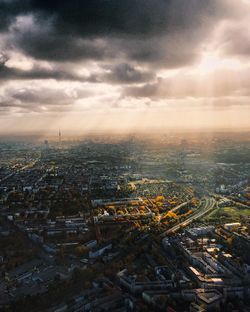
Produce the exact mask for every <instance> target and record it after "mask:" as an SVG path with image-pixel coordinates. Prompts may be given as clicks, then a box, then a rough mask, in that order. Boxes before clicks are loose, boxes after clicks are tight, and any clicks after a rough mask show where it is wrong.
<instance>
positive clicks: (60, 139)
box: [58, 129, 62, 145]
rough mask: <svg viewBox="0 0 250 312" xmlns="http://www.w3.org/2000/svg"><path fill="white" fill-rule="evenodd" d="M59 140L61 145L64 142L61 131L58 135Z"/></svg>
mask: <svg viewBox="0 0 250 312" xmlns="http://www.w3.org/2000/svg"><path fill="white" fill-rule="evenodd" d="M58 138H59V144H60V145H61V142H62V133H61V130H60V129H59V133H58Z"/></svg>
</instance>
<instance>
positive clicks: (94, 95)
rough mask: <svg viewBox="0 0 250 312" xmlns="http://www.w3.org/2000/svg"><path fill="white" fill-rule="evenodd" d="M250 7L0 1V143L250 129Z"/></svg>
mask: <svg viewBox="0 0 250 312" xmlns="http://www.w3.org/2000/svg"><path fill="white" fill-rule="evenodd" d="M249 21H250V0H71V1H69V0H0V134H4V133H27V132H31V133H37V132H42V133H53V132H58V128H61V129H62V131H63V132H64V133H76V134H83V133H86V132H88V131H107V130H109V131H110V130H111V131H117V132H120V131H128V132H133V131H135V130H141V131H144V130H146V129H147V130H161V131H162V130H168V129H219V128H227V129H241V128H245V129H246V128H248V129H249V128H250V102H249V100H250V22H249Z"/></svg>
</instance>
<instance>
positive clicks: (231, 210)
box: [205, 207, 250, 221]
mask: <svg viewBox="0 0 250 312" xmlns="http://www.w3.org/2000/svg"><path fill="white" fill-rule="evenodd" d="M248 216H250V208H249V209H248V208H239V207H221V208H217V209H216V210H215V211H213V212H212V213H211V214H210V215H208V216H207V217H206V218H205V220H206V221H219V220H223V221H238V220H240V219H241V217H248Z"/></svg>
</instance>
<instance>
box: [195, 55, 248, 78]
mask: <svg viewBox="0 0 250 312" xmlns="http://www.w3.org/2000/svg"><path fill="white" fill-rule="evenodd" d="M241 67H242V63H241V62H240V61H239V60H238V59H233V58H223V59H222V58H220V57H219V56H218V54H217V53H212V52H206V53H204V54H203V57H202V59H201V62H200V63H199V64H198V66H197V67H196V71H197V72H198V73H199V74H202V75H203V74H208V73H210V72H213V71H216V70H219V69H240V68H241Z"/></svg>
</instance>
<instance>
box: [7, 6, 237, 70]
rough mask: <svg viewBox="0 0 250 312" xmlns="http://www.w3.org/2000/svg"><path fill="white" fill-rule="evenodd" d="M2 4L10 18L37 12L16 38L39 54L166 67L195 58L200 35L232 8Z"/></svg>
mask: <svg viewBox="0 0 250 312" xmlns="http://www.w3.org/2000/svg"><path fill="white" fill-rule="evenodd" d="M13 3H15V5H14V4H13ZM21 3H23V6H22V5H21ZM8 4H9V7H10V8H8ZM12 7H14V8H15V10H14V9H11V8H12ZM2 9H3V12H5V15H6V16H7V20H8V21H10V20H11V21H13V16H14V14H16V16H18V15H23V16H24V15H26V16H27V15H32V16H33V17H34V21H35V25H34V27H31V28H30V29H25V30H24V31H22V30H20V29H19V28H18V26H17V28H16V29H15V36H14V38H12V39H11V40H13V42H12V44H13V45H15V46H16V48H20V49H22V51H23V52H24V53H26V54H28V55H30V56H32V57H34V58H37V59H43V60H53V61H65V60H70V61H76V60H80V59H94V60H95V59H96V60H103V59H113V58H117V57H120V56H123V58H124V59H128V60H136V61H138V62H146V63H152V62H158V63H161V62H162V63H163V65H165V66H166V67H178V66H183V65H185V64H188V63H190V62H193V61H194V60H195V59H196V58H197V51H196V48H197V45H199V44H200V41H201V40H202V39H204V36H205V35H206V34H207V33H208V32H209V31H210V30H211V28H212V27H213V25H214V23H216V21H217V20H218V19H221V18H223V17H226V16H228V15H229V14H231V13H230V12H231V11H232V10H231V5H230V4H229V2H228V1H227V0H189V1H186V0H147V1H145V0H137V1H135V0H126V1H118V0H85V1H81V0H72V1H68V0H60V1H59V0H54V1H51V0H50V1H49V0H47V1H45V0H24V2H23V1H21V0H19V1H18V0H16V1H4V6H3V8H2ZM8 16H9V17H8ZM5 24H6V22H5ZM184 50H185V51H186V52H185V53H184V52H183V51H184Z"/></svg>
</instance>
